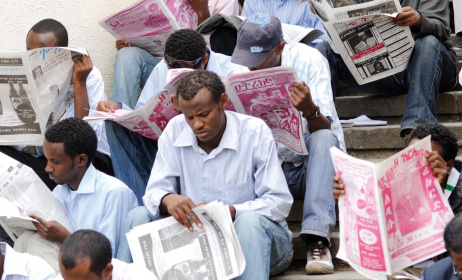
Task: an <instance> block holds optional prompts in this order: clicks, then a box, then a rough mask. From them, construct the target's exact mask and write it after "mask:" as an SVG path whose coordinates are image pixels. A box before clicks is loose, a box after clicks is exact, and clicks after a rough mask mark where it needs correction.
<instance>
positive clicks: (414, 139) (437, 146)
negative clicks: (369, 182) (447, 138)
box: [408, 138, 443, 155]
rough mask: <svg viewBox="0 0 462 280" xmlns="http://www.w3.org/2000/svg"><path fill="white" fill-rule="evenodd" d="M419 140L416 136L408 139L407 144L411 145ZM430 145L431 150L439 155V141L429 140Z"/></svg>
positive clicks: (441, 150) (440, 150)
mask: <svg viewBox="0 0 462 280" xmlns="http://www.w3.org/2000/svg"><path fill="white" fill-rule="evenodd" d="M419 141H420V139H418V138H412V140H411V141H409V145H408V146H411V145H413V144H415V143H417V142H419ZM431 145H432V151H436V152H438V154H440V155H442V154H443V147H442V146H441V144H440V143H439V142H436V141H431Z"/></svg>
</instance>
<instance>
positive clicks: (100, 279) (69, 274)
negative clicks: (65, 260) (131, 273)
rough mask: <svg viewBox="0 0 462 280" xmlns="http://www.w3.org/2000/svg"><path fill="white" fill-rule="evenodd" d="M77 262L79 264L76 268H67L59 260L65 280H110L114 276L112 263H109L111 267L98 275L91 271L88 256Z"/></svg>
mask: <svg viewBox="0 0 462 280" xmlns="http://www.w3.org/2000/svg"><path fill="white" fill-rule="evenodd" d="M77 262H78V264H77V265H76V266H75V267H74V268H71V269H67V270H66V269H65V268H64V266H63V265H62V264H61V261H60V262H59V270H60V271H61V276H62V277H63V278H64V280H110V279H111V277H112V264H108V266H110V268H109V267H106V268H105V269H104V270H103V273H101V275H99V276H98V275H96V274H95V273H93V272H91V271H90V265H91V263H90V260H89V259H88V258H85V259H84V260H83V261H80V262H79V261H77ZM108 270H110V271H108Z"/></svg>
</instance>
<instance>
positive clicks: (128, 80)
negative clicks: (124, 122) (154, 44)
mask: <svg viewBox="0 0 462 280" xmlns="http://www.w3.org/2000/svg"><path fill="white" fill-rule="evenodd" d="M157 63H159V60H158V59H157V58H155V57H154V56H153V55H151V54H149V53H148V52H146V51H145V50H142V49H140V48H137V47H125V48H122V49H120V50H119V51H118V52H117V55H116V58H115V63H114V87H113V90H112V97H111V100H113V101H116V102H118V101H122V102H123V103H125V104H126V105H128V106H129V107H130V108H135V105H136V101H137V100H138V91H139V89H140V87H144V85H145V83H146V81H147V80H148V78H149V75H151V72H152V70H153V69H154V67H155V66H156V65H157Z"/></svg>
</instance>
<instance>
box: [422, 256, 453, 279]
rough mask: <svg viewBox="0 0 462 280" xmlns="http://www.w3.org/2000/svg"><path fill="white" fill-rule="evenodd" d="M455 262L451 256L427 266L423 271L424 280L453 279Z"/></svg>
mask: <svg viewBox="0 0 462 280" xmlns="http://www.w3.org/2000/svg"><path fill="white" fill-rule="evenodd" d="M453 269H454V268H453V263H452V259H451V257H446V258H444V259H442V260H440V261H438V262H436V263H435V264H433V265H432V266H430V267H428V268H426V269H425V270H424V271H423V273H422V279H424V280H440V279H452V278H451V277H454V273H453V272H454V270H453Z"/></svg>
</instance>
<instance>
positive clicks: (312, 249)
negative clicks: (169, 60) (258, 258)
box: [231, 14, 345, 274]
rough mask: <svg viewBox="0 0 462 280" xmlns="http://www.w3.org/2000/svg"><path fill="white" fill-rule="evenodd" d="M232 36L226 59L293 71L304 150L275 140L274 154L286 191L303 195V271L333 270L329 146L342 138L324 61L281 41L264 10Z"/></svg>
mask: <svg viewBox="0 0 462 280" xmlns="http://www.w3.org/2000/svg"><path fill="white" fill-rule="evenodd" d="M237 36H238V40H237V45H236V49H235V50H234V53H233V56H232V58H231V61H232V62H234V63H237V64H240V65H244V66H247V67H249V69H250V70H260V69H267V68H272V67H277V66H291V67H294V68H295V71H297V74H298V78H299V81H300V82H296V83H293V84H292V86H293V88H294V92H295V93H297V94H292V95H291V96H290V98H289V99H290V102H291V103H292V105H293V106H294V107H295V108H297V109H299V111H301V113H302V117H303V118H302V124H303V126H305V127H303V130H304V131H305V130H308V132H307V133H306V134H305V143H306V147H307V149H308V155H305V156H302V155H298V154H295V153H294V152H292V151H290V150H289V149H287V148H286V147H284V146H283V145H278V156H279V159H280V160H281V162H283V163H282V169H283V170H284V175H285V176H286V179H287V182H289V188H290V190H291V193H292V195H293V196H294V198H295V199H304V205H303V220H302V229H301V232H300V239H302V241H304V242H305V243H306V245H307V259H308V262H307V265H306V272H307V273H308V274H326V273H333V272H334V266H333V264H332V258H331V255H330V252H329V248H328V246H329V243H330V235H331V233H332V230H333V229H334V227H335V220H336V215H335V200H334V197H333V195H332V191H331V189H332V182H331V181H330V178H332V177H333V176H334V175H335V170H334V166H333V164H332V161H331V158H330V152H329V149H330V148H331V147H334V146H337V147H339V148H341V149H343V150H345V143H344V140H343V131H342V128H341V125H340V121H339V119H338V116H337V112H336V110H335V105H334V102H333V98H332V90H331V86H330V73H329V66H328V64H327V61H326V59H325V58H324V57H323V56H322V55H321V54H320V53H319V52H318V51H317V50H316V49H314V48H312V47H309V46H307V45H305V44H301V43H297V44H291V45H287V44H286V43H285V42H284V41H283V40H282V37H283V36H282V27H281V22H280V21H279V19H278V18H276V17H274V16H270V15H267V14H253V15H250V16H249V17H248V18H247V19H246V20H245V21H244V22H243V23H242V25H241V26H240V28H239V30H238V35H237ZM297 118H298V116H297ZM289 120H290V118H289Z"/></svg>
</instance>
